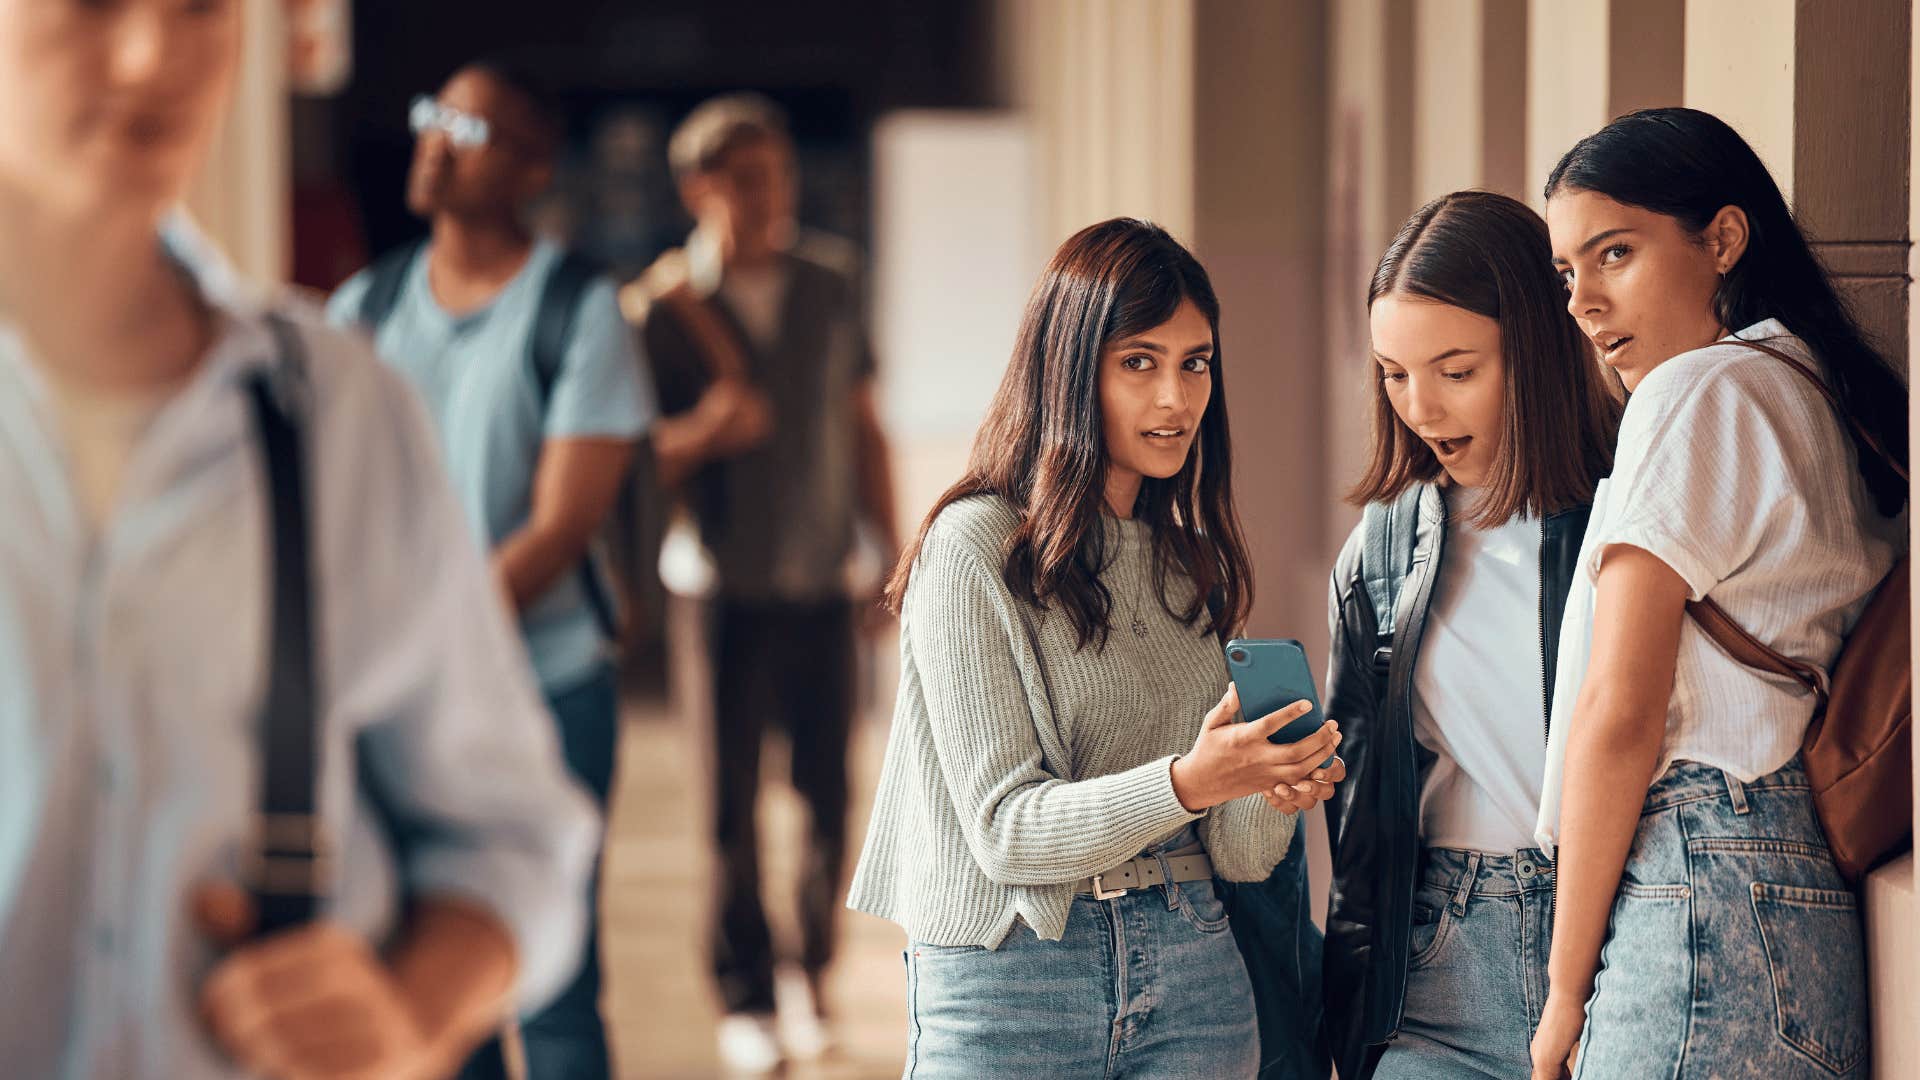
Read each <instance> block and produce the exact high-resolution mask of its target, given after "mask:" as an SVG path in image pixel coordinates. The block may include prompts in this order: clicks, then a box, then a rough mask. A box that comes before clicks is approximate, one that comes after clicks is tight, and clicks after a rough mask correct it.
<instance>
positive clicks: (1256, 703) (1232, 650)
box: [1227, 638, 1338, 768]
mask: <svg viewBox="0 0 1920 1080" xmlns="http://www.w3.org/2000/svg"><path fill="white" fill-rule="evenodd" d="M1227 674H1228V676H1229V677H1231V678H1232V679H1233V685H1235V686H1237V687H1239V688H1240V720H1241V722H1242V723H1244V722H1246V721H1249V720H1258V719H1259V718H1260V717H1262V716H1265V715H1267V714H1268V713H1270V712H1274V711H1276V710H1278V709H1284V708H1286V707H1287V706H1289V705H1291V704H1293V703H1294V702H1296V701H1300V700H1302V699H1305V700H1307V701H1311V702H1313V708H1312V710H1310V711H1309V712H1308V713H1307V715H1305V716H1302V717H1299V718H1297V719H1295V720H1294V721H1293V722H1292V723H1290V724H1287V725H1286V726H1285V727H1282V728H1281V729H1280V730H1279V731H1276V732H1274V733H1273V734H1272V735H1269V736H1267V741H1268V742H1275V743H1282V744H1284V743H1293V742H1299V741H1300V740H1301V739H1304V738H1306V737H1307V736H1309V735H1311V734H1313V733H1314V732H1316V731H1319V730H1320V725H1321V724H1323V723H1325V722H1326V719H1327V718H1326V716H1325V715H1323V714H1322V713H1321V711H1320V694H1319V692H1318V691H1316V690H1315V689H1314V687H1313V669H1312V668H1310V667H1308V666H1307V650H1306V649H1304V648H1301V646H1300V643H1299V642H1298V641H1295V640H1294V639H1292V638H1234V639H1233V640H1232V641H1229V642H1227ZM1336 756H1338V755H1329V756H1328V757H1327V760H1325V761H1323V762H1321V763H1320V764H1321V767H1323V768H1324V767H1326V766H1329V765H1332V764H1333V760H1334V757H1336Z"/></svg>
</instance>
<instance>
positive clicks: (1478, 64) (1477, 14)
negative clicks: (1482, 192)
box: [1412, 0, 1486, 206]
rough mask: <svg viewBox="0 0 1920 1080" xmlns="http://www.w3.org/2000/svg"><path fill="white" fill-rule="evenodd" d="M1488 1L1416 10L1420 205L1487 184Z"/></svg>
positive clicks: (1418, 3)
mask: <svg viewBox="0 0 1920 1080" xmlns="http://www.w3.org/2000/svg"><path fill="white" fill-rule="evenodd" d="M1482 9H1483V5H1482V3H1481V0H1415V3H1414V5H1413V53H1414V56H1413V66H1414V75H1413V83H1414V86H1413V199H1412V202H1413V204H1414V205H1416V206H1419V205H1421V204H1424V203H1426V202H1427V201H1428V200H1431V199H1434V198H1437V197H1438V196H1441V195H1444V194H1446V193H1447V192H1449V191H1458V190H1460V189H1462V188H1471V187H1480V186H1481V185H1482V184H1483V183H1485V175H1484V162H1483V160H1482V157H1481V152H1480V148H1481V145H1482V143H1483V141H1484V140H1485V138H1486V135H1485V132H1486V129H1485V126H1484V123H1485V109H1484V105H1483V100H1484V99H1483V95H1484V93H1485V87H1484V86H1483V85H1482V82H1481V78H1480V73H1481V70H1482V67H1483V65H1484V63H1485V57H1486V51H1485V49H1484V48H1483V44H1482V42H1483V38H1482V34H1483V33H1484V32H1485V29H1486V27H1485V25H1484V23H1483V21H1482Z"/></svg>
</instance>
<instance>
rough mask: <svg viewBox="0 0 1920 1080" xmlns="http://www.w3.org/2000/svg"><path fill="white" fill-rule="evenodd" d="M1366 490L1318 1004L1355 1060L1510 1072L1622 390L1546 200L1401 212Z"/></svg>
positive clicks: (1331, 691) (1540, 948)
mask: <svg viewBox="0 0 1920 1080" xmlns="http://www.w3.org/2000/svg"><path fill="white" fill-rule="evenodd" d="M1367 308H1368V320H1369V324H1370V329H1371V332H1372V346H1373V347H1372V362H1371V364H1370V365H1369V366H1370V375H1371V377H1372V378H1373V379H1374V380H1375V383H1376V387H1375V390H1374V393H1373V401H1374V424H1373V427H1374V444H1373V455H1372V461H1371V463H1370V464H1369V466H1368V468H1367V471H1366V473H1365V475H1364V476H1363V477H1362V478H1361V479H1360V481H1359V483H1358V484H1357V485H1355V487H1354V489H1353V491H1352V493H1351V495H1350V498H1351V499H1352V501H1354V502H1356V503H1359V504H1361V505H1363V506H1364V507H1365V512H1364V515H1363V520H1362V522H1361V524H1360V526H1359V527H1358V528H1356V529H1355V530H1354V531H1353V534H1352V536H1351V537H1349V538H1348V540H1347V543H1346V546H1345V548H1344V550H1343V551H1342V552H1341V554H1340V558H1339V561H1338V563H1337V564H1336V566H1335V569H1334V572H1333V579H1332V584H1331V589H1330V595H1329V607H1330V619H1331V621H1332V624H1333V649H1332V658H1331V660H1330V661H1329V667H1328V672H1329V674H1328V697H1327V714H1328V716H1329V717H1331V718H1334V719H1335V720H1337V722H1338V723H1339V724H1340V726H1341V729H1342V731H1343V733H1345V734H1346V736H1347V741H1346V744H1345V746H1344V753H1345V754H1346V756H1347V760H1348V763H1349V768H1350V770H1351V773H1352V777H1353V779H1354V781H1355V782H1354V783H1351V784H1345V785H1342V786H1341V787H1340V789H1339V790H1337V791H1336V792H1334V794H1333V797H1332V801H1331V802H1330V803H1329V804H1328V808H1327V809H1328V824H1329V835H1330V840H1331V844H1332V851H1333V874H1334V884H1333V893H1332V901H1331V906H1330V909H1329V911H1328V916H1327V942H1326V950H1327V951H1326V960H1325V985H1326V1016H1327V1023H1328V1027H1329V1035H1330V1039H1329V1041H1330V1043H1331V1044H1332V1048H1333V1052H1334V1058H1335V1061H1336V1062H1337V1063H1338V1064H1339V1068H1340V1075H1341V1076H1342V1077H1347V1078H1352V1080H1364V1078H1366V1077H1369V1076H1371V1077H1375V1078H1387V1077H1393V1078H1397V1080H1398V1078H1418V1080H1451V1078H1456V1077H1458V1078H1478V1077H1510V1078H1515V1080H1524V1078H1525V1077H1526V1076H1527V1074H1528V1072H1529V1059H1528V1056H1527V1054H1528V1043H1529V1041H1530V1040H1531V1038H1532V1035H1533V1026H1534V1025H1535V1024H1536V1023H1538V1021H1539V1018H1540V1008H1541V1005H1542V1003H1543V1002H1544V1000H1545V997H1546V991H1547V953H1546V943H1547V940H1548V935H1549V933H1550V932H1551V927H1552V913H1553V864H1552V862H1551V861H1550V860H1549V859H1548V858H1547V857H1546V856H1545V855H1544V854H1542V853H1541V852H1540V851H1538V850H1537V849H1535V847H1534V844H1533V825H1534V821H1535V819H1536V817H1537V816H1538V812H1539V800H1540V777H1541V773H1542V770H1543V768H1544V763H1545V756H1546V725H1547V703H1548V701H1549V699H1550V697H1551V695H1552V693H1553V685H1554V684H1553V672H1552V670H1551V667H1550V665H1549V663H1548V661H1549V659H1550V658H1551V657H1552V656H1553V655H1554V652H1555V649H1556V647H1557V639H1558V634H1559V629H1560V619H1559V612H1560V607H1561V604H1562V603H1563V602H1564V600H1565V597H1566V594H1567V589H1568V586H1569V584H1570V582H1571V579H1572V576H1573V570H1574V555H1575V553H1576V552H1577V551H1578V550H1579V546H1580V541H1581V537H1582V535H1583V534H1584V533H1585V531H1586V526H1587V512H1588V504H1589V501H1590V500H1591V499H1592V496H1593V490H1594V484H1595V482H1596V481H1597V480H1598V479H1599V478H1600V477H1601V476H1603V475H1605V473H1606V472H1607V469H1608V467H1609V466H1610V465H1611V462H1612V443H1613V433H1614V428H1615V426H1616V424H1617V422H1618V418H1619V413H1620V406H1619V404H1618V403H1617V401H1616V400H1615V399H1614V397H1613V396H1612V393H1611V391H1610V389H1609V388H1608V386H1607V384H1606V381H1605V379H1604V373H1603V372H1602V370H1601V368H1600V365H1599V364H1597V363H1595V361H1594V358H1593V353H1592V350H1591V348H1590V347H1589V346H1588V344H1587V341H1586V339H1585V338H1584V337H1583V336H1582V335H1581V333H1580V330H1579V327H1578V326H1576V325H1575V324H1574V321H1573V319H1572V318H1570V317H1569V316H1568V315H1567V312H1566V308H1565V297H1564V296H1563V294H1562V292H1561V289H1560V283H1559V281H1558V280H1557V279H1556V277H1555V276H1554V273H1553V269H1552V266H1551V262H1550V248H1549V245H1548V242H1547V228H1546V224H1545V223H1544V222H1542V221H1541V220H1540V218H1539V216H1538V215H1536V214H1535V213H1534V212H1533V211H1531V210H1529V209H1528V208H1527V207H1526V206H1525V205H1523V204H1521V203H1519V202H1516V201H1515V200H1513V199H1510V198H1507V197H1506V196H1503V195H1495V194H1492V193H1489V192H1483V191H1461V192H1455V193H1454V194H1451V195H1445V196H1442V197H1441V198H1438V199H1435V200H1434V201H1433V202H1430V203H1428V204H1427V205H1426V206H1424V207H1422V208H1420V210H1419V211H1417V212H1416V213H1415V214H1414V215H1413V216H1412V217H1411V218H1409V219H1408V220H1407V222H1406V224H1405V225H1403V226H1401V228H1400V231H1399V233H1398V234H1397V235H1396V236H1395V237H1394V238H1393V242H1392V243H1391V244H1389V245H1388V246H1387V250H1386V252H1385V253H1384V254H1383V255H1382V256H1381V257H1380V263H1379V266H1378V268H1377V269H1376V270H1375V271H1374V275H1373V281H1372V284H1371V286H1370V287H1369V288H1368V291H1367Z"/></svg>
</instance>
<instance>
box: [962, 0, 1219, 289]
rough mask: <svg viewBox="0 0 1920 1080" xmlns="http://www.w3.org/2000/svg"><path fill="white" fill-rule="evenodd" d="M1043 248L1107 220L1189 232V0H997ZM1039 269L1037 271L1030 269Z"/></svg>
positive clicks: (1191, 158) (1181, 233)
mask: <svg viewBox="0 0 1920 1080" xmlns="http://www.w3.org/2000/svg"><path fill="white" fill-rule="evenodd" d="M1001 5H1002V6H1001V9H1000V10H1001V24H1002V26H1003V27H1004V28H1005V29H1006V38H1005V40H1006V41H1007V44H1008V46H1009V49H1010V50H1011V51H1012V53H1013V55H1014V63H1013V69H1014V70H1013V72H1012V79H1011V82H1012V89H1013V100H1014V101H1015V103H1016V104H1017V105H1018V106H1020V107H1021V108H1022V109H1023V110H1024V111H1025V112H1027V114H1028V115H1029V117H1030V118H1031V120H1032V122H1033V125H1034V136H1035V145H1036V146H1037V147H1038V148H1039V156H1038V161H1037V168H1038V170H1039V177H1038V185H1037V186H1038V189H1039V190H1040V191H1041V193H1042V196H1041V199H1040V206H1039V208H1038V212H1037V214H1036V221H1037V228H1038V229H1039V231H1040V235H1041V238H1042V241H1043V242H1042V244H1041V245H1040V246H1042V247H1043V248H1044V249H1045V250H1047V251H1049V252H1051V251H1052V250H1053V248H1054V247H1055V246H1056V245H1057V244H1059V242H1060V241H1062V240H1064V239H1066V238H1067V237H1068V236H1070V235H1072V234H1073V233H1074V232H1075V231H1077V230H1079V229H1080V228H1082V227H1083V226H1086V225H1090V224H1092V223H1093V222H1096V221H1100V220H1103V219H1106V218H1109V217H1113V216H1115V215H1120V214H1125V215H1129V216H1134V217H1145V218H1151V219H1152V220H1154V221H1157V222H1159V223H1160V224H1162V225H1164V226H1166V227H1167V229H1169V230H1170V231H1172V232H1173V233H1174V234H1175V235H1176V236H1179V237H1181V238H1183V239H1185V238H1186V237H1188V235H1189V234H1190V233H1191V232H1192V228H1193V173H1194V168H1195V165H1196V161H1195V157H1194V142H1193V80H1194V63H1195V57H1194V45H1193V24H1194V18H1195V5H1194V0H1052V2H1047V3H1023V2H1020V0H1001ZM1036 270H1037V268H1036Z"/></svg>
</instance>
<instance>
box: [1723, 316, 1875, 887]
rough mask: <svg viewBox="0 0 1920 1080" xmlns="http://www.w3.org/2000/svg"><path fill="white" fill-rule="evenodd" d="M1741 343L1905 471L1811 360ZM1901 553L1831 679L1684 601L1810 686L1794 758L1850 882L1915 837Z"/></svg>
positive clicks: (1740, 648) (1742, 649) (1767, 663)
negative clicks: (1816, 393)
mask: <svg viewBox="0 0 1920 1080" xmlns="http://www.w3.org/2000/svg"><path fill="white" fill-rule="evenodd" d="M1741 344H1743V345H1747V346H1749V347H1751V348H1754V349H1758V350H1759V351H1761V352H1764V353H1766V354H1767V355H1769V356H1772V357H1774V358H1776V359H1779V360H1782V361H1785V362H1786V363H1787V364H1789V365H1791V366H1792V368H1793V369H1794V370H1795V371H1797V372H1799V373H1800V374H1801V375H1803V376H1805V377H1806V378H1807V380H1808V381H1810V382H1812V383H1813V385H1815V386H1817V387H1819V388H1820V393H1821V395H1822V396H1823V397H1825V398H1826V399H1827V403H1828V404H1830V405H1832V406H1833V410H1834V412H1835V413H1836V414H1838V415H1839V417H1840V419H1841V420H1842V421H1843V422H1845V423H1846V424H1847V425H1848V426H1850V427H1851V428H1852V429H1853V434H1854V438H1855V439H1856V440H1857V441H1858V442H1859V443H1860V444H1861V445H1862V447H1863V449H1869V450H1872V451H1873V452H1874V453H1876V454H1879V455H1880V457H1881V458H1883V459H1885V461H1886V462H1887V464H1888V465H1889V466H1890V467H1891V468H1892V469H1893V470H1894V471H1895V472H1897V473H1899V474H1900V478H1901V479H1902V480H1905V479H1906V478H1907V470H1906V469H1904V468H1902V467H1901V466H1900V463H1899V462H1898V461H1895V460H1894V459H1893V457H1892V456H1891V455H1889V454H1888V453H1887V452H1886V450H1884V449H1883V448H1882V447H1881V446H1880V444H1879V443H1878V442H1876V441H1875V440H1874V438H1873V436H1872V435H1871V434H1869V433H1868V432H1867V431H1866V429H1864V428H1862V427H1861V426H1860V425H1859V423H1858V422H1857V421H1855V420H1854V419H1853V418H1852V417H1851V416H1850V415H1848V413H1847V410H1846V409H1845V408H1843V407H1842V406H1841V404H1840V400H1839V399H1838V398H1836V397H1835V396H1834V394H1833V391H1831V390H1829V389H1827V384H1826V383H1825V382H1823V381H1821V379H1820V376H1818V375H1816V374H1815V373H1814V372H1813V371H1812V369H1810V368H1808V367H1807V365H1805V364H1803V363H1801V362H1800V361H1799V360H1796V359H1794V358H1793V357H1791V356H1788V355H1787V354H1785V353H1783V352H1781V351H1779V350H1778V349H1774V348H1771V347H1769V346H1766V345H1761V344H1759V343H1757V342H1752V341H1743V342H1741ZM1907 560H1908V556H1906V555H1904V554H1903V555H1901V557H1900V560H1899V561H1898V562H1896V563H1895V564H1894V566H1893V570H1892V571H1891V572H1889V573H1888V574H1887V576H1886V578H1885V579H1883V580H1882V581H1881V582H1880V586H1879V588H1878V589H1877V590H1875V592H1874V595H1873V599H1872V600H1871V601H1869V602H1868V604H1867V607H1866V610H1865V611H1864V612H1862V613H1861V616H1860V621H1859V622H1857V623H1855V624H1854V627H1853V632H1852V633H1850V634H1848V635H1847V639H1846V641H1845V642H1843V643H1842V644H1841V646H1840V656H1839V658H1838V659H1837V660H1836V661H1835V663H1834V668H1833V675H1832V678H1831V679H1829V678H1828V676H1827V673H1826V672H1824V671H1821V670H1820V669H1819V668H1818V667H1816V666H1814V665H1812V664H1807V663H1803V662H1802V661H1799V660H1795V659H1793V658H1791V657H1787V656H1782V655H1781V654H1779V653H1777V652H1775V651H1774V650H1772V649H1770V648H1768V647H1767V646H1766V645H1764V644H1762V643H1761V642H1760V640H1759V639H1758V638H1755V637H1754V636H1753V635H1752V634H1749V633H1747V631H1746V630H1745V629H1743V628H1742V627H1741V626H1740V624H1739V623H1736V622H1734V621H1733V619H1732V617H1731V616H1729V615H1728V614H1727V613H1726V612H1725V611H1724V610H1722V609H1721V607H1720V605H1718V604H1716V603H1714V602H1713V601H1712V600H1711V599H1709V598H1706V597H1702V598H1701V599H1699V600H1697V601H1694V602H1692V603H1689V604H1688V605H1687V612H1688V614H1690V615H1692V616H1693V618H1694V621H1695V622H1697V623H1699V624H1700V629H1702V630H1703V631H1705V632H1706V634H1707V636H1708V637H1710V638H1712V639H1713V640H1714V641H1716V642H1718V643H1719V644H1720V647H1721V648H1723V649H1725V650H1726V651H1727V654H1728V655H1730V656H1732V657H1733V658H1734V659H1735V660H1738V661H1740V662H1741V663H1743V664H1745V665H1747V666H1748V667H1751V668H1755V669H1757V670H1759V671H1763V672H1768V673H1770V674H1774V675H1779V676H1783V677H1785V678H1789V679H1793V680H1794V681H1796V682H1798V683H1800V684H1801V685H1802V686H1805V687H1806V688H1807V689H1808V690H1810V691H1812V692H1813V695H1814V711H1813V722H1812V723H1811V724H1809V725H1808V727H1807V734H1806V738H1805V739H1804V740H1803V741H1802V743H1801V746H1800V753H1801V758H1802V760H1803V761H1804V762H1805V764H1806V769H1807V779H1808V781H1809V782H1811V783H1812V785H1813V803H1814V807H1815V809H1816V810H1817V811H1818V812H1819V814H1820V824H1821V826H1822V827H1823V828H1825V830H1826V833H1827V845H1828V847H1830V848H1831V849H1832V850H1833V859H1834V862H1835V863H1837V864H1839V867H1840V873H1841V874H1842V875H1844V876H1845V877H1846V878H1847V880H1849V881H1854V882H1857V881H1859V880H1860V879H1861V878H1863V877H1865V876H1866V873H1867V871H1869V870H1871V869H1873V868H1874V867H1875V866H1877V865H1878V864H1880V863H1882V862H1884V861H1886V860H1887V859H1889V858H1891V857H1892V856H1894V855H1897V854H1899V853H1900V852H1902V851H1904V850H1906V849H1907V848H1908V847H1910V846H1912V843H1913V651H1912V627H1913V624H1912V622H1911V621H1910V619H1909V615H1908V612H1909V606H1910V605H1909V597H1910V594H1909V592H1908V584H1909V576H1908V562H1907Z"/></svg>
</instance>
